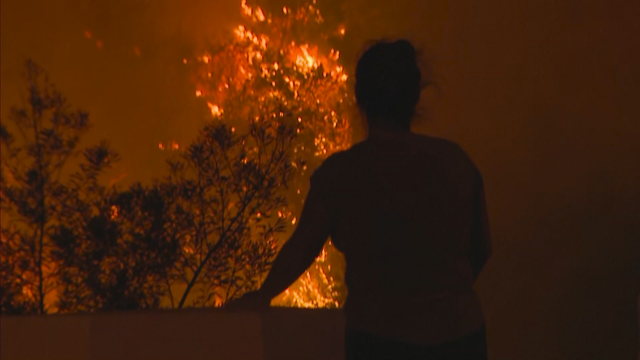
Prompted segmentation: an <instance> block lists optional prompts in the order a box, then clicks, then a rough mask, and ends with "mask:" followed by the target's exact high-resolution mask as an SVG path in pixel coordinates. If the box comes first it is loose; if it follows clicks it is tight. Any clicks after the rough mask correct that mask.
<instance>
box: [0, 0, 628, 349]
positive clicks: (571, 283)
mask: <svg viewBox="0 0 640 360" xmlns="http://www.w3.org/2000/svg"><path fill="white" fill-rule="evenodd" d="M318 1H319V6H320V7H321V9H323V10H324V11H325V12H327V11H328V12H329V13H333V14H334V15H335V16H343V17H344V19H345V25H346V28H347V35H346V37H345V41H344V43H343V44H342V45H341V51H342V52H343V53H344V54H345V55H344V59H345V62H347V63H346V64H345V66H346V68H347V69H353V62H354V61H355V58H356V54H357V53H358V51H359V50H360V48H361V46H362V45H363V44H364V42H365V41H366V40H368V39H370V38H379V37H406V38H409V39H411V40H412V41H413V42H414V43H415V44H416V45H418V47H419V48H420V49H421V50H422V51H423V53H424V54H425V57H426V58H427V59H428V63H429V66H430V67H431V69H432V72H433V74H434V79H435V80H436V82H437V83H438V86H439V89H440V91H439V92H438V93H437V95H429V94H425V96H424V99H423V101H422V102H421V109H422V110H423V111H422V112H423V114H425V116H424V118H423V119H418V120H417V123H416V126H415V130H416V131H419V132H422V133H425V134H430V135H434V136H440V137H445V138H448V139H451V140H453V141H456V142H458V143H459V144H460V145H461V146H462V147H463V148H464V149H466V150H467V152H468V153H469V154H470V156H471V157H472V158H473V159H474V161H475V162H476V164H477V165H478V167H479V168H480V170H481V172H482V173H483V176H484V181H485V187H486V192H487V201H488V206H489V213H490V218H491V225H492V232H493V243H494V244H493V245H494V256H493V258H492V259H491V260H490V261H489V263H488V265H487V268H486V269H485V271H484V273H483V274H482V275H481V278H480V280H479V284H478V289H479V293H480V295H481V299H482V301H483V306H484V309H485V314H486V318H487V329H488V338H489V352H490V356H491V357H492V358H496V359H504V358H512V359H515V358H517V359H541V358H546V359H553V358H573V359H578V358H580V359H590V358H592V359H598V358H618V359H623V358H636V357H637V352H638V308H637V307H638V304H637V301H638V300H637V299H638V295H639V293H640V265H639V264H640V245H639V244H640V205H639V204H640V155H639V154H640V85H639V84H640V67H639V66H638V64H640V37H638V36H637V34H640V25H639V24H640V23H638V22H637V19H638V18H640V5H639V4H638V3H637V2H635V3H634V2H631V1H626V2H625V1H618V2H602V1H592V0H587V1H582V2H578V1H571V0H558V1H553V2H551V1H537V0H522V1H515V2H514V1H510V2H509V1H501V0H488V1H483V2H478V1H470V0H467V1H456V2H452V1H450V2H447V1H441V0H439V1H435V0H434V1H409V0H398V1H382V0H375V1H364V0H355V1H348V0H347V1H345V2H343V1H338V0H327V1H326V4H321V2H322V0H318ZM298 3H300V2H298V1H281V0H280V1H278V2H275V1H272V2H270V3H265V6H272V7H274V8H277V7H278V6H281V5H283V4H286V5H288V6H295V5H296V4H298ZM323 6H324V8H323ZM347 11H348V12H349V15H348V16H347V15H345V14H342V13H341V12H347ZM239 19H240V2H239V1H236V0H234V1H227V0H225V1H204V0H188V1H183V0H156V1H142V0H131V1H124V0H116V1H113V0H96V1H79V0H73V1H72V0H66V1H64V0H60V1H44V0H36V1H30V2H25V1H21V0H2V19H1V20H2V24H1V26H2V28H1V35H2V39H1V40H2V41H1V56H2V59H1V60H2V61H1V86H2V92H1V115H2V117H3V119H4V118H5V116H6V114H7V112H8V109H9V107H10V105H12V104H17V103H19V101H20V91H21V89H22V86H23V85H22V83H21V80H20V76H19V74H20V71H21V67H22V64H23V63H24V61H25V60H26V59H27V58H28V57H30V58H32V59H34V60H35V61H36V62H38V63H39V64H40V65H42V66H43V67H44V68H45V69H46V70H47V71H48V72H49V75H50V78H51V80H52V81H53V82H55V83H56V85H57V87H58V88H59V89H60V90H61V91H62V92H63V93H64V94H65V95H66V96H67V97H68V98H69V101H70V102H71V103H72V104H73V105H74V106H77V107H81V108H83V109H85V110H87V111H88V112H89V113H90V114H91V118H92V120H93V122H94V124H95V125H94V128H93V130H92V131H91V133H90V134H89V135H88V136H87V142H95V141H98V140H99V139H103V138H104V139H107V140H109V141H110V142H111V143H112V145H113V146H114V147H115V148H116V149H117V150H119V152H120V153H121V156H122V161H121V163H120V164H119V165H118V167H117V168H116V169H115V170H114V174H125V177H124V178H123V180H122V181H123V184H126V183H130V182H132V181H143V182H148V181H150V179H152V178H154V177H158V176H161V175H162V174H163V171H164V169H165V167H164V161H165V159H166V157H165V156H166V154H163V153H162V152H159V150H158V147H157V144H158V142H159V141H168V140H172V139H173V140H177V141H178V142H180V143H186V142H188V141H189V140H190V139H192V138H193V137H194V136H195V133H196V131H197V130H198V128H199V127H200V126H201V125H202V124H203V123H204V122H205V121H206V117H205V116H204V112H203V111H202V106H203V104H201V103H199V102H198V100H197V99H196V98H195V97H194V96H193V90H194V87H193V84H192V83H191V82H190V78H189V73H188V72H187V71H186V69H185V67H184V66H182V59H183V58H184V57H192V56H194V55H196V53H197V51H198V49H200V48H201V46H202V44H204V43H205V42H206V41H208V40H209V39H211V38H214V37H215V36H218V35H219V34H220V33H221V32H224V31H229V30H230V29H231V28H232V26H234V24H236V23H237V22H238V21H239ZM87 31H88V32H89V33H90V36H89V33H86V32H87ZM427 95H429V96H427ZM427 115H428V116H427ZM354 128H357V124H354Z"/></svg>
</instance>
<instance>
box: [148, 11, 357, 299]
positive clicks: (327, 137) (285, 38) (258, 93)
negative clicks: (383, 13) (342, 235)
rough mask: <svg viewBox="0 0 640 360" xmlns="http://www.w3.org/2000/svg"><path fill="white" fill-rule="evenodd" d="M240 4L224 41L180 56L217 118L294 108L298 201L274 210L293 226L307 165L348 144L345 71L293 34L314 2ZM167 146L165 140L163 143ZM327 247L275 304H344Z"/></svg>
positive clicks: (315, 16) (278, 114)
mask: <svg viewBox="0 0 640 360" xmlns="http://www.w3.org/2000/svg"><path fill="white" fill-rule="evenodd" d="M313 4H315V1H313ZM240 8H241V12H242V15H243V17H244V19H245V20H246V21H245V23H244V24H239V25H238V26H236V27H235V28H233V31H232V37H231V38H230V39H228V43H226V44H223V45H222V46H221V47H218V48H216V49H214V50H212V51H205V52H203V53H201V54H200V55H199V56H197V57H195V59H194V60H195V61H191V60H188V59H183V63H184V64H190V66H192V67H194V69H195V72H196V74H195V86H196V88H195V89H194V92H195V96H196V97H198V98H201V99H203V100H204V102H205V103H206V105H207V107H208V108H209V111H210V113H211V115H212V116H213V117H214V118H221V119H223V120H225V121H227V120H228V119H231V120H232V121H237V120H234V119H241V118H245V119H248V118H255V117H257V116H258V115H260V114H265V113H267V114H270V117H271V118H273V119H280V118H286V117H287V116H289V114H285V113H284V112H283V111H282V110H277V106H275V105H274V104H281V105H284V106H285V107H286V108H287V111H288V112H292V113H294V114H298V115H296V117H295V118H294V121H295V123H296V124H297V125H298V129H297V132H298V133H299V134H300V135H301V136H302V137H301V138H303V139H306V140H304V141H302V140H301V141H300V142H298V143H296V144H295V145H294V148H293V149H292V150H293V153H294V154H295V156H296V157H297V159H298V160H296V161H294V162H293V163H292V166H293V167H295V168H296V169H297V171H298V175H297V176H298V178H296V179H294V181H293V189H292V190H291V191H290V195H289V198H290V202H294V201H292V200H296V199H297V200H296V201H295V202H298V201H299V205H295V204H292V206H291V208H288V209H282V210H281V211H279V212H278V217H280V218H285V219H288V221H289V222H290V224H291V225H296V224H297V221H298V219H297V217H295V216H294V214H296V213H297V212H298V211H299V210H300V208H301V205H302V202H303V199H302V197H303V195H304V192H303V191H302V190H301V187H303V186H305V185H306V184H308V176H309V175H310V172H308V171H307V165H306V164H310V165H311V166H312V167H311V168H312V169H313V168H315V167H316V166H318V165H319V164H320V163H321V162H322V160H324V159H325V158H326V157H327V156H329V155H331V154H332V153H334V152H336V151H340V150H343V149H346V148H348V147H349V146H350V145H351V138H350V129H349V122H348V120H347V115H346V111H345V108H344V106H343V105H342V104H343V103H345V105H346V102H348V96H347V91H346V83H347V81H348V79H349V76H348V75H347V73H346V72H345V70H344V68H343V66H342V65H340V63H339V60H340V52H339V51H338V50H337V49H334V48H331V47H324V48H323V47H322V46H320V44H316V43H314V42H313V41H309V40H304V38H303V37H301V36H295V35H292V31H294V30H292V26H293V25H292V24H294V23H297V24H300V25H301V26H302V28H304V29H306V28H308V27H309V26H308V25H309V24H310V23H314V24H321V23H323V22H324V19H323V18H322V16H321V14H320V11H319V10H318V9H317V8H316V7H315V6H314V5H312V4H309V5H307V6H302V7H300V8H298V9H292V8H288V7H283V8H282V13H280V12H278V13H277V14H268V13H265V11H264V10H263V9H261V8H260V7H257V6H255V7H252V6H250V5H248V4H247V2H246V0H242V1H241V2H240ZM296 31H300V30H296ZM330 32H331V33H334V34H336V36H337V37H338V38H340V37H341V36H343V35H344V34H345V32H346V29H345V27H344V25H339V26H338V27H337V28H334V30H332V31H330ZM191 64H192V65H191ZM235 129H236V128H235V127H233V128H232V131H235ZM305 145H306V146H305ZM159 147H160V145H159ZM170 148H171V147H170V145H167V146H165V145H163V147H160V149H162V150H164V149H170ZM245 160H246V159H245ZM300 160H302V161H300ZM296 209H297V210H296ZM261 216H262V214H256V217H261ZM329 249H330V250H329V251H327V249H326V248H325V249H324V250H323V251H322V254H321V255H320V256H318V258H317V259H316V263H315V264H314V265H313V266H312V268H311V271H308V272H307V273H305V275H303V276H302V277H301V278H300V279H299V281H298V282H297V283H296V284H294V286H292V287H291V288H290V289H288V290H287V291H286V292H285V293H284V294H282V295H281V296H280V297H279V298H278V299H276V300H275V303H276V304H280V305H288V306H297V307H339V306H340V305H341V303H340V302H339V301H338V300H337V299H338V297H339V296H338V295H339V292H338V289H337V287H336V283H335V279H334V278H333V276H332V275H331V266H330V265H329V264H330V263H331V262H332V261H333V260H332V258H331V256H330V254H331V253H334V252H335V250H331V249H333V248H332V247H331V246H330V247H329ZM334 268H335V266H334Z"/></svg>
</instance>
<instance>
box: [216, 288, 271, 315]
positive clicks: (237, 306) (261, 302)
mask: <svg viewBox="0 0 640 360" xmlns="http://www.w3.org/2000/svg"><path fill="white" fill-rule="evenodd" d="M270 303H271V299H267V298H265V297H264V296H263V295H262V294H261V293H260V292H259V291H251V292H248V293H246V294H244V295H242V296H241V297H240V298H238V299H236V300H233V301H231V302H229V303H228V304H227V305H225V306H224V308H225V309H227V310H252V311H262V310H266V309H268V308H269V304H270Z"/></svg>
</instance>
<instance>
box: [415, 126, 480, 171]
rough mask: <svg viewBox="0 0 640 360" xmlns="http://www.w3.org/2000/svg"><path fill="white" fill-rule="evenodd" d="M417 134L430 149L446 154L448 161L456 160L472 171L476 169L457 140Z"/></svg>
mask: <svg viewBox="0 0 640 360" xmlns="http://www.w3.org/2000/svg"><path fill="white" fill-rule="evenodd" d="M417 136H418V137H419V138H420V139H421V141H423V142H424V143H425V144H428V146H429V147H431V148H432V149H433V148H435V149H437V153H438V154H440V155H442V156H446V157H447V158H448V160H449V161H453V162H456V163H458V164H460V165H461V166H463V167H468V168H471V169H472V171H474V172H477V171H478V169H477V167H476V165H475V163H474V162H473V160H472V159H471V156H469V154H468V153H467V151H466V150H465V149H464V148H463V147H462V146H461V145H460V144H458V143H457V142H455V141H452V140H449V139H444V138H439V137H433V136H428V135H417Z"/></svg>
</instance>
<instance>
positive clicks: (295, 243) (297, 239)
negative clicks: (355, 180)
mask: <svg viewBox="0 0 640 360" xmlns="http://www.w3.org/2000/svg"><path fill="white" fill-rule="evenodd" d="M330 232H331V214H330V212H329V209H328V207H327V206H326V204H325V199H323V196H322V194H321V193H320V191H319V189H317V188H316V187H315V186H314V184H313V182H312V185H311V188H310V190H309V193H308V195H307V198H306V200H305V203H304V207H303V209H302V215H301V216H300V222H299V223H298V226H297V227H296V230H295V231H294V233H293V235H291V238H289V241H287V242H286V243H285V244H284V245H283V246H282V249H281V250H280V252H279V253H278V256H277V257H276V259H275V261H274V262H273V266H272V267H271V270H270V271H269V274H268V275H267V278H266V279H265V281H264V283H263V284H262V287H260V290H258V294H259V296H260V297H261V298H263V299H269V300H271V299H273V298H274V297H276V296H277V295H278V294H280V293H281V292H283V291H284V290H286V289H287V288H288V287H289V286H290V285H291V284H292V283H293V282H294V281H296V279H298V278H299V277H300V276H301V275H302V274H303V273H304V272H305V271H306V270H307V269H308V268H309V267H310V266H311V264H312V263H313V261H314V260H315V258H316V257H317V256H318V254H320V251H321V250H322V247H323V246H324V243H325V242H326V240H327V238H328V237H329V234H330Z"/></svg>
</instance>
